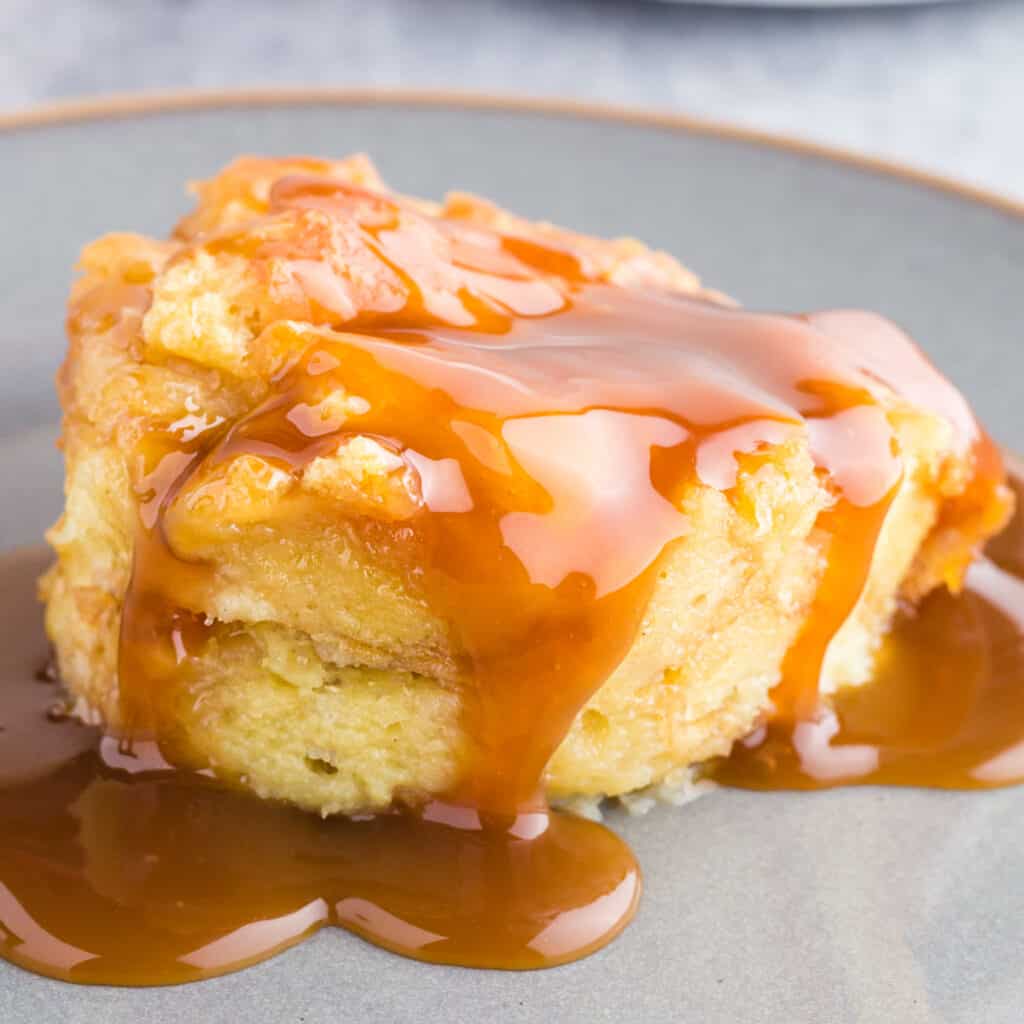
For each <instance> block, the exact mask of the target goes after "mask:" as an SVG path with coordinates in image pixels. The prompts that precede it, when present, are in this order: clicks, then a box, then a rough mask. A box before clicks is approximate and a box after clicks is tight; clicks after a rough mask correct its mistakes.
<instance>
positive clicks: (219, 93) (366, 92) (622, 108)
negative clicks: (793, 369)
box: [0, 86, 1024, 220]
mask: <svg viewBox="0 0 1024 1024" xmlns="http://www.w3.org/2000/svg"><path fill="white" fill-rule="evenodd" d="M314 104H315V105H319V106H329V105H335V106H340V107H358V106H382V107H383V106H399V105H402V106H410V107H421V108H424V109H428V108H437V109H449V110H485V111H492V112H497V113H500V112H502V111H505V112H510V113H521V114H522V113H525V114H536V115H540V116H554V117H558V116H563V117H574V118H578V119H580V120H588V121H614V122H619V123H628V124H635V125H640V126H641V127H647V128H658V129H662V130H668V131H674V132H681V133H685V134H690V135H697V136H705V137H711V138H718V139H727V140H734V141H737V142H742V143H746V144H748V145H751V146H755V147H756V146H762V147H766V148H770V149H775V150H781V151H786V152H789V153H793V154H796V155H798V156H803V157H810V158H812V159H818V160H824V161H827V162H831V163H837V164H842V165H845V166H847V167H852V168H854V169H856V170H858V171H861V172H864V173H867V174H873V175H876V176H879V177H887V178H891V179H896V180H899V181H903V182H905V183H908V184H913V185H917V186H919V187H923V188H927V189H929V190H930V191H934V192H939V193H942V194H945V195H946V196H948V197H950V198H957V199H960V200H962V201H964V200H965V201H968V202H973V203H976V204H979V205H982V206H987V207H989V208H990V209H992V210H993V211H995V212H998V213H1002V214H1008V215H1010V216H1012V217H1015V218H1019V219H1021V220H1024V201H1020V200H1017V199H1014V198H1012V197H1010V196H1008V195H1003V194H1001V193H999V192H997V191H995V190H992V189H987V188H984V187H981V186H977V185H973V184H970V183H968V182H965V181H961V180H959V179H957V178H955V177H953V176H951V175H945V174H941V173H938V172H933V171H927V170H924V169H923V168H918V167H915V166H913V165H911V164H906V163H902V162H900V161H898V160H891V159H888V158H886V157H879V156H873V155H871V154H868V153H862V152H858V151H857V150H853V149H848V148H845V147H843V146H837V145H832V144H829V143H821V142H816V141H813V140H810V139H803V138H799V137H797V136H791V135H786V134H784V133H781V132H772V131H767V130H761V129H758V128H752V127H747V126H743V125H739V124H736V123H733V122H730V121H725V120H717V119H711V118H703V117H699V116H695V115H692V114H685V113H679V112H675V111H664V110H658V109H654V108H646V107H637V106H628V105H622V104H615V103H605V102H601V101H596V100H582V99H574V98H567V97H556V96H539V95H527V94H516V93H502V92H487V91H478V90H454V89H423V88H411V87H401V86H398V87H377V86H269V87H261V86H255V87H241V88H237V89H176V90H167V91H165V90H144V91H138V92H117V93H109V94H103V95H96V96H88V97H84V98H82V99H64V100H56V101H53V102H49V103H43V104H36V105H32V106H30V107H28V108H26V109H24V110H15V111H0V138H2V136H3V135H4V134H6V133H9V132H11V133H13V132H18V131H22V130H32V129H38V128H46V127H49V126H52V125H63V124H73V123H78V122H92V121H107V120H121V119H127V118H131V117H144V116H147V115H159V114H165V113H182V112H186V113H187V112H189V111H203V110H226V109H230V108H232V107H242V108H245V107H260V108H271V109H272V108H277V107H282V108H288V107H299V106H304V105H314Z"/></svg>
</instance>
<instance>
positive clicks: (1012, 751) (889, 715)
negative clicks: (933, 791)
mask: <svg viewBox="0 0 1024 1024" xmlns="http://www.w3.org/2000/svg"><path fill="white" fill-rule="evenodd" d="M1012 469H1013V473H1012V474H1011V476H1010V478H1009V482H1010V484H1011V485H1012V488H1013V490H1014V492H1015V495H1016V498H1017V509H1018V512H1017V515H1015V516H1014V518H1013V519H1012V520H1011V522H1010V524H1009V526H1008V527H1007V528H1006V529H1005V530H1004V531H1003V533H1001V534H1000V535H999V536H997V537H995V538H994V539H993V540H992V541H991V542H990V544H989V545H988V548H987V551H986V557H984V558H982V559H981V560H979V561H978V562H976V563H974V564H973V565H972V566H971V567H970V568H969V569H968V571H967V577H966V580H965V582H964V588H963V590H962V592H961V593H959V594H952V593H950V591H949V590H947V589H946V588H943V587H940V588H938V589H936V590H935V591H933V592H932V593H931V594H929V595H928V596H927V597H926V598H925V599H924V600H923V601H922V602H921V603H920V604H919V605H917V606H916V607H913V608H910V607H907V608H904V609H902V610H901V611H900V612H898V614H897V617H896V621H895V622H894V623H893V626H892V630H891V632H890V633H889V635H888V636H887V637H886V638H885V639H884V641H883V644H882V649H881V651H880V652H879V655H878V660H877V662H876V664H875V670H874V674H873V676H872V679H871V682H870V683H868V684H866V685H864V686H860V687H849V688H846V689H844V690H840V691H839V692H838V693H837V694H836V695H835V696H834V697H833V699H832V700H831V702H830V703H829V704H828V705H819V706H817V707H814V708H812V709H811V710H810V713H809V714H807V715H805V716H804V717H802V718H795V719H794V718H786V717H782V716H780V717H776V718H774V719H773V720H772V721H769V722H766V723H765V724H764V725H763V726H762V727H761V728H759V729H757V730H756V731H755V732H754V733H752V734H751V735H750V736H748V737H747V738H746V739H745V740H743V741H741V742H739V743H737V744H735V746H734V747H733V750H732V753H731V754H730V756H729V757H728V758H727V759H725V760H723V761H721V762H719V763H717V764H715V765H713V766H711V768H710V772H711V774H712V776H713V777H714V778H716V779H717V780H718V781H719V782H721V783H723V784H724V785H728V786H741V787H744V788H748V789H827V788H830V787H832V786H851V785H879V784H884V785H890V786H932V787H939V788H943V789H987V788H992V787H995V786H1008V785H1014V784H1016V783H1019V782H1021V781H1024V515H1022V514H1021V511H1020V510H1021V508H1022V507H1024V505H1022V503H1024V477H1021V476H1020V475H1019V469H1020V467H1019V466H1017V465H1015V464H1012Z"/></svg>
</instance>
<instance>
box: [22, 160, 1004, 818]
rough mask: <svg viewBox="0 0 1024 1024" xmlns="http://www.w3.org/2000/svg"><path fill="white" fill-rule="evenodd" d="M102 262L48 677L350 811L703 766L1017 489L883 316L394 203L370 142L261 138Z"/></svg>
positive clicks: (954, 572) (116, 724)
mask: <svg viewBox="0 0 1024 1024" xmlns="http://www.w3.org/2000/svg"><path fill="white" fill-rule="evenodd" d="M81 269H82V274H81V276H80V277H79V278H78V280H77V281H76V282H75V285H74V288H73V291H72V296H71V301H70V311H69V317H68V333H69V338H70V347H69V352H68V356H67V360H66V362H65V364H64V367H63V368H62V370H61V373H60V377H59V388H60V397H61V402H62V405H63V409H64V432H63V437H64V440H63V444H64V456H65V460H66V504H65V510H64V514H63V516H62V517H61V519H60V521H59V522H58V523H57V525H56V526H55V527H54V528H53V529H52V530H51V531H50V533H49V534H48V538H49V541H50V543H51V545H52V546H53V548H54V550H55V551H56V554H57V562H56V565H55V566H54V568H53V569H52V570H51V571H50V573H49V574H48V575H47V576H46V577H45V579H44V582H43V586H42V591H43V595H44V599H45V601H46V623H47V630H48V633H49V636H50V638H51V640H52V643H53V645H54V649H55V651H56V655H57V659H58V663H59V667H60V672H61V676H62V678H63V680H64V682H65V684H66V686H67V687H68V689H69V690H70V691H71V693H72V694H73V695H75V696H76V697H77V698H80V707H81V708H83V709H84V708H88V709H90V711H91V712H92V713H96V714H98V715H100V716H101V717H102V720H103V721H104V722H105V724H106V726H107V727H108V728H109V729H110V730H112V731H114V732H124V733H128V734H132V735H140V734H146V733H152V734H154V735H155V736H156V738H157V739H158V741H159V742H160V744H161V748H162V749H163V750H164V751H165V752H166V753H167V756H169V757H171V758H172V759H173V760H175V761H176V762H179V763H183V764H187V765H194V766H196V767H208V768H211V769H212V770H213V771H214V772H215V773H216V774H217V775H218V776H219V777H222V778H224V779H227V780H231V781H234V782H237V783H239V784H241V785H243V786H246V787H248V788H250V789H252V790H253V791H255V792H256V793H258V794H260V795H263V796H267V797H273V798H278V799H283V800H287V801H291V802H293V803H295V804H298V805H300V806H302V807H305V808H308V809H311V810H315V811H319V812H321V813H323V814H330V813H339V812H342V813H356V812H363V811H370V810H377V809H382V808H386V807H389V806H391V805H393V804H395V803H396V802H397V803H414V804H416V803H422V802H423V801H424V800H426V799H428V798H430V797H431V796H434V795H438V794H452V793H462V794H467V793H470V794H475V795H476V798H478V800H479V801H483V802H485V803H486V802H488V801H490V802H494V801H495V800H498V802H500V800H499V799H498V797H496V794H498V793H499V792H516V793H518V794H519V795H520V796H522V795H523V794H527V793H528V792H529V790H530V786H531V784H535V780H536V777H537V776H538V775H539V776H540V777H541V778H542V783H543V788H544V789H545V791H546V792H547V794H548V795H549V796H552V797H559V798H567V797H572V796H584V797H586V796H602V795H619V794H625V793H629V792H631V791H634V790H637V789H641V788H643V787H648V786H652V785H655V784H658V783H660V782H662V781H664V780H666V779H671V778H674V777H677V776H678V773H679V772H680V771H682V770H685V769H686V768H688V767H689V766H691V765H694V764H699V763H700V762H703V761H705V760H706V759H708V758H711V757H714V756H716V755H721V754H725V753H727V752H728V751H729V749H730V747H731V745H732V744H733V743H734V742H735V741H736V740H738V739H740V738H741V737H743V736H745V735H746V734H747V733H748V732H750V730H751V729H752V728H754V727H755V725H756V724H757V723H758V722H759V721H760V720H761V719H762V718H763V717H764V716H765V715H768V714H796V713H801V712H800V709H801V708H802V709H804V710H806V708H807V707H808V706H809V702H810V704H813V702H814V701H815V700H817V699H819V694H823V695H824V699H827V694H828V693H829V692H830V691H832V690H834V689H836V688H838V687H841V686H846V685H855V684H861V683H864V682H866V681H867V680H869V679H870V676H871V671H872V661H873V655H874V652H875V650H876V648H877V646H878V644H879V641H880V638H881V637H882V635H883V634H884V632H885V630H886V627H887V625H888V623H889V620H890V617H891V615H892V613H893V610H894V608H895V607H896V604H897V602H898V601H900V600H904V599H905V600H911V601H912V600H917V599H919V598H920V597H921V596H922V595H923V594H925V593H926V592H927V591H928V590H930V589H931V588H933V587H935V586H939V585H944V586H951V587H956V586H957V585H958V583H959V580H960V578H961V576H962V573H963V571H964V569H965V567H966V565H967V564H968V562H969V561H970V559H971V557H972V555H973V553H974V552H975V551H976V550H977V549H978V548H979V546H980V545H981V544H982V543H983V542H984V540H985V539H986V538H987V537H988V536H990V535H991V534H992V533H993V532H995V531H996V530H997V529H998V528H999V526H1000V525H1001V524H1002V523H1003V522H1004V521H1005V518H1006V515H1007V513H1008V508H1009V500H1008V498H1007V497H1006V492H1005V489H1004V488H1003V487H1002V484H1001V470H1000V468H999V466H998V464H997V461H996V460H995V459H994V458H993V456H992V452H991V449H990V448H988V447H986V444H985V440H984V436H983V434H982V433H981V432H980V431H979V429H978V428H977V425H976V424H975V423H974V420H973V417H972V416H971V414H970V411H969V409H968V408H967V406H966V404H965V403H964V402H963V400H962V398H960V396H959V395H958V394H957V393H956V392H955V390H953V389H952V387H951V386H950V385H948V384H947V383H946V382H945V381H944V380H943V379H942V378H941V377H940V375H939V374H938V373H937V372H936V371H935V370H934V369H933V368H932V367H931V366H930V365H929V364H928V363H927V361H926V360H925V359H924V357H922V356H921V355H920V353H918V352H917V350H916V348H915V347H914V346H913V345H912V343H911V342H910V341H909V340H908V339H907V338H906V337H905V336H904V335H903V334H902V333H901V332H899V331H898V330H897V329H896V328H894V327H893V326H891V325H889V324H887V323H886V322H884V321H882V320H881V319H880V318H876V317H871V316H869V315H867V314H822V315H818V316H812V317H807V318H795V317H782V316H757V315H754V314H749V313H745V312H744V311H742V310H739V309H737V308H735V307H734V306H732V304H731V303H729V302H728V301H727V300H725V299H724V298H723V297H722V296H720V295H718V294H717V293H714V292H710V291H707V290H705V289H703V288H702V287H701V285H700V284H699V282H698V281H697V279H696V278H695V277H694V276H693V275H692V274H691V273H689V272H688V271H687V270H685V269H684V268H683V267H681V266H680V265H679V264H678V263H676V262H675V261H674V260H673V259H672V258H671V257H669V256H667V255H665V254H663V253H657V252H652V251H650V250H649V249H647V248H645V247H644V246H643V245H641V244H640V243H638V242H635V241H632V240H621V239H620V240H614V241H604V240H599V239H595V238H589V237H585V236H581V235H578V234H573V233H570V232H567V231H564V230H561V229H558V228H555V227H553V226H551V225H549V224H545V223H530V222H527V221H524V220H522V219H519V218H517V217H514V216H513V215H511V214H508V213H506V212H504V211H502V210H500V209H498V208H497V207H495V206H493V205H492V204H490V203H488V202H486V201H483V200H480V199H477V198H474V197H470V196H465V195H452V196H449V197H448V198H447V199H446V200H445V202H444V203H443V204H441V205H437V204H434V203H431V202H426V201H423V200H419V199H411V198H409V197H404V196H398V195H395V194H393V193H391V192H390V191H389V190H387V189H386V187H385V186H384V185H383V184H382V182H381V181H380V180H379V178H378V177H377V174H376V172H375V171H374V169H373V167H372V166H371V165H370V164H369V162H368V161H366V160H365V159H364V158H359V157H356V158H350V159H348V160H343V161H321V160H313V159H256V158H244V159H240V160H238V161H236V162H235V163H234V164H232V165H231V166H229V167H228V168H226V169H225V170H224V171H222V172H221V174H219V175H218V176H217V177H216V178H214V179H212V180H211V181H208V182H205V183H203V184H201V185H199V187H198V203H197V207H196V209H195V211H194V212H193V213H191V214H190V215H189V216H187V217H186V218H185V219H184V220H183V221H182V222H181V223H180V224H179V226H178V228H177V229H176V231H175V232H174V234H173V235H172V237H171V239H170V240H169V241H155V240H152V239H149V238H144V237H140V236H137V235H128V234H119V235H109V236H106V237H104V238H101V239H100V240H98V241H96V242H94V243H92V244H91V245H89V246H88V247H87V248H86V249H85V251H84V253H83V255H82V259H81ZM480 779H486V782H484V783H481V782H480ZM531 779H533V780H534V783H531V781H530V780H531Z"/></svg>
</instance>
